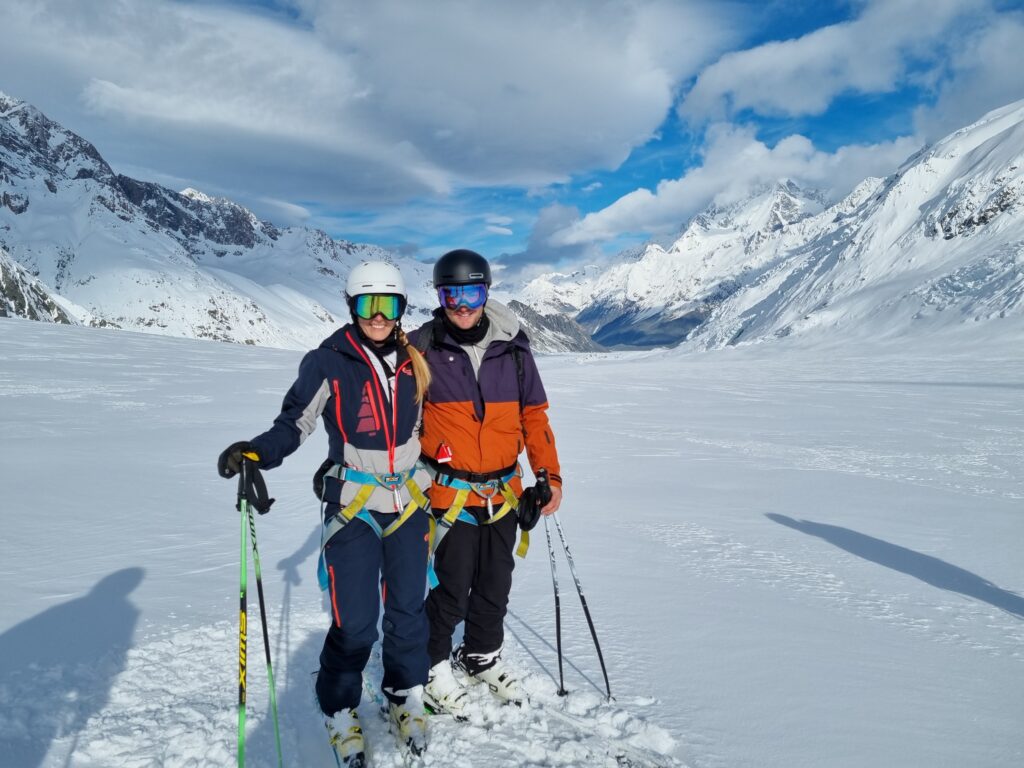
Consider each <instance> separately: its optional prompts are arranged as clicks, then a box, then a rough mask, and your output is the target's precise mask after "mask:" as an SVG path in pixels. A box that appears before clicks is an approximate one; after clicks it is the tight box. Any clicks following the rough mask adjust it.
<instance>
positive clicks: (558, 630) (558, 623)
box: [544, 515, 569, 696]
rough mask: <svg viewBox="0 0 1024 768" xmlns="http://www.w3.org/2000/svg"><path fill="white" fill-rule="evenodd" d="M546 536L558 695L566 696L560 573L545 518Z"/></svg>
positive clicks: (545, 517) (545, 518) (549, 529)
mask: <svg viewBox="0 0 1024 768" xmlns="http://www.w3.org/2000/svg"><path fill="white" fill-rule="evenodd" d="M544 535H545V536H546V537H547V540H548V557H549V558H550V560H551V585H552V586H553V587H554V590H555V644H556V647H557V650H558V695H559V696H565V695H566V694H567V693H569V692H568V691H567V690H565V676H564V674H563V673H562V604H561V600H560V599H559V597H558V573H557V571H556V570H555V548H554V546H553V545H552V544H551V528H550V527H549V526H548V518H547V516H546V515H545V516H544Z"/></svg>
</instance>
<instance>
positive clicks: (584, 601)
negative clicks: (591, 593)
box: [544, 513, 612, 701]
mask: <svg viewBox="0 0 1024 768" xmlns="http://www.w3.org/2000/svg"><path fill="white" fill-rule="evenodd" d="M551 517H553V518H555V527H556V528H558V537H559V538H560V539H561V540H562V548H563V549H565V559H566V560H568V561H569V570H570V571H572V578H573V581H575V582H576V592H577V593H578V594H579V596H580V603H581V604H582V605H583V614H584V615H585V616H586V617H587V624H588V625H589V626H590V636H591V637H593V638H594V647H595V648H596V649H597V660H598V661H600V662H601V674H602V675H604V687H605V690H606V691H607V692H608V701H611V700H612V687H611V684H610V683H609V682H608V670H607V669H606V668H605V666H604V655H603V654H602V653H601V643H599V642H598V640H597V630H596V629H594V620H593V619H592V618H591V617H590V609H589V608H588V607H587V598H585V597H584V596H583V586H582V585H581V584H580V577H579V576H578V575H577V573H576V565H575V564H574V563H573V561H572V553H571V552H570V551H569V544H568V542H566V540H565V532H564V531H562V523H561V522H560V521H559V519H558V515H557V514H556V513H552V515H551ZM544 522H545V523H547V518H544ZM552 557H554V555H552Z"/></svg>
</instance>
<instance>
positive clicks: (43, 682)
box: [0, 568, 145, 768]
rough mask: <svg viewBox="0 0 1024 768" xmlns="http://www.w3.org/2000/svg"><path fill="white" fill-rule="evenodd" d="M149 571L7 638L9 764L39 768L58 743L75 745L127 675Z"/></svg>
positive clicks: (2, 671)
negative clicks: (137, 602)
mask: <svg viewBox="0 0 1024 768" xmlns="http://www.w3.org/2000/svg"><path fill="white" fill-rule="evenodd" d="M144 576H145V571H144V570H143V569H142V568H125V569H124V570H120V571H116V572H114V573H112V574H110V575H109V576H107V577H105V578H103V579H101V580H100V581H99V582H97V583H96V585H95V586H94V587H93V588H92V589H91V590H90V591H89V593H88V594H87V595H85V596H84V597H79V598H75V599H74V600H70V601H68V602H66V603H63V604H61V605H57V606H54V607H52V608H48V609H47V610H45V611H43V612H42V613H40V614H39V615H37V616H34V617H33V618H31V619H28V620H26V621H23V622H22V623H21V624H18V625H17V626H15V627H12V628H11V629H9V630H8V631H7V632H4V633H3V634H2V635H0V691H3V697H2V699H0V705H2V706H3V708H4V710H5V711H4V715H5V716H4V718H2V719H0V743H3V752H4V754H3V762H4V764H5V765H17V766H23V767H24V768H35V767H36V766H39V765H41V764H42V761H43V759H44V758H45V757H46V754H47V752H48V751H49V749H50V746H51V745H52V743H53V741H54V740H55V739H59V738H67V737H73V738H74V739H75V740H76V741H77V738H78V733H79V732H80V731H81V730H82V728H83V727H84V726H85V724H86V723H87V722H88V720H89V718H90V717H92V716H93V715H94V714H96V713H97V712H100V711H101V710H102V709H103V708H104V707H105V706H106V704H107V701H108V699H109V698H110V689H111V687H112V686H113V683H114V680H115V678H116V677H117V676H118V675H119V674H120V673H121V672H122V671H123V670H124V668H125V664H126V661H127V656H128V651H129V650H130V649H131V647H132V638H133V636H134V634H135V625H136V623H137V622H138V618H139V610H138V609H137V608H136V607H135V606H134V605H133V604H132V602H131V601H130V600H129V599H128V596H129V595H130V594H131V593H132V592H134V591H135V589H136V588H137V587H138V586H139V584H140V583H141V582H142V579H143V577H144Z"/></svg>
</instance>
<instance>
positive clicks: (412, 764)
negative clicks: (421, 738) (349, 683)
mask: <svg viewBox="0 0 1024 768" xmlns="http://www.w3.org/2000/svg"><path fill="white" fill-rule="evenodd" d="M363 690H364V691H366V695H367V696H369V697H370V700H371V701H372V702H373V703H374V705H375V708H376V710H377V714H379V715H380V718H381V720H383V721H384V724H385V725H387V727H388V733H390V734H391V735H392V736H393V737H394V739H395V749H396V750H397V751H398V754H399V757H400V758H401V759H402V765H404V766H405V768H421V767H422V766H423V765H424V762H423V755H421V754H420V755H417V754H416V753H414V752H413V751H412V749H410V748H409V745H408V744H404V743H403V742H402V740H401V739H400V738H399V736H398V734H396V733H395V732H394V730H393V727H392V724H391V713H390V712H389V710H388V700H387V698H385V696H384V694H383V693H381V692H380V690H379V689H378V688H377V686H375V685H374V684H373V683H372V682H371V681H370V678H369V676H368V675H367V674H366V673H363Z"/></svg>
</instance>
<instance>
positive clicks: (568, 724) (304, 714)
mask: <svg viewBox="0 0 1024 768" xmlns="http://www.w3.org/2000/svg"><path fill="white" fill-rule="evenodd" d="M249 617H250V618H249V620H250V643H249V667H248V697H249V702H248V711H247V721H248V728H247V735H248V736H247V739H248V744H247V755H246V764H247V765H249V766H252V768H261V767H262V766H267V767H269V766H275V765H276V764H277V761H276V751H275V746H274V740H273V719H272V716H271V714H270V708H269V695H268V684H267V674H266V669H265V666H266V665H265V661H264V649H263V645H262V641H261V639H260V638H259V637H258V634H259V630H258V629H257V624H256V622H257V621H258V615H257V614H256V612H255V611H254V607H253V606H250V612H249ZM281 621H282V616H281V615H280V614H277V613H274V612H271V613H270V615H269V616H268V623H269V626H270V627H271V628H272V629H273V631H272V632H271V637H272V638H274V637H275V633H276V632H277V631H278V630H280V629H281V627H282V625H281ZM324 622H325V616H324V615H321V614H320V613H319V612H318V611H311V612H304V613H300V614H299V615H296V616H292V617H289V618H288V620H287V622H286V623H287V624H288V628H287V630H286V635H287V638H288V640H293V639H295V638H298V639H300V642H298V643H296V644H295V645H296V647H295V648H294V649H292V650H293V652H291V653H282V646H281V645H279V646H278V647H277V648H276V649H275V648H273V646H272V653H273V655H274V656H273V658H274V662H275V663H274V676H275V680H276V683H277V697H278V706H279V713H280V732H281V740H282V751H283V754H284V757H285V764H286V765H302V766H316V765H322V766H328V765H333V759H332V758H331V756H330V751H329V749H328V746H327V739H326V735H325V732H324V730H323V728H322V724H321V719H320V715H319V712H318V710H317V708H316V705H315V700H314V694H313V689H312V682H313V679H314V678H313V674H314V673H315V671H316V669H317V667H318V662H317V655H318V653H319V649H320V644H321V643H322V640H323V634H324ZM288 640H282V642H288ZM273 642H274V640H273V639H272V640H271V643H272V644H273ZM237 643H238V627H237V625H236V624H235V623H233V622H220V623H217V624H212V625H208V626H203V627H197V628H189V629H184V630H181V631H175V632H168V633H166V634H163V635H160V636H154V637H150V638H149V639H147V640H145V641H144V642H141V643H139V644H138V645H136V646H135V647H134V648H132V649H131V650H130V651H129V652H128V655H127V661H126V664H125V666H124V670H123V671H122V672H121V673H120V674H118V675H117V677H116V680H115V682H114V684H113V686H112V687H111V689H110V691H109V694H108V696H107V699H106V701H98V702H92V704H95V705H96V706H95V707H93V706H91V705H90V703H89V702H86V701H83V700H82V697H87V696H89V695H90V694H89V692H90V691H96V690H102V689H103V685H102V684H101V681H102V680H103V679H105V677H107V676H108V675H109V674H110V669H107V668H104V665H103V664H100V665H98V666H89V665H80V666H75V667H70V668H60V667H54V668H49V669H40V668H35V667H30V668H28V669H25V670H23V671H21V672H20V673H18V674H15V675H12V676H11V677H10V678H8V679H7V680H6V681H5V684H4V685H3V686H2V687H0V713H3V715H2V716H0V741H2V742H3V743H5V744H11V745H13V748H14V753H13V754H14V755H15V756H16V758H15V762H16V764H19V763H18V762H17V761H18V759H25V760H26V761H28V760H29V753H30V752H31V750H32V746H31V745H33V744H40V743H42V744H45V743H47V742H49V741H51V740H52V745H51V747H50V749H49V753H48V754H47V756H46V758H45V760H44V761H43V763H42V764H43V765H53V766H57V765H60V766H121V767H123V768H158V767H159V766H183V767H184V768H199V767H200V766H226V765H232V764H234V762H235V760H236V756H235V752H236V735H237V710H236V708H235V707H233V706H230V705H228V702H231V701H232V700H233V697H234V699H237V688H235V687H232V685H231V684H232V683H233V682H235V681H233V680H232V678H231V676H229V675H223V674H219V672H220V671H222V670H223V668H224V666H225V664H224V662H225V660H226V659H230V658H232V657H233V656H234V654H235V651H236V649H237ZM523 652H524V650H523V648H522V647H514V646H512V645H511V644H510V648H509V653H508V654H507V655H508V657H509V659H510V661H511V663H512V665H513V667H519V671H520V674H521V680H522V682H523V687H524V690H525V691H526V693H527V695H528V696H529V697H530V701H531V703H530V704H529V705H526V706H524V707H523V708H521V709H520V708H516V707H512V706H501V705H499V704H497V703H496V702H495V700H494V699H493V697H492V696H491V695H490V693H489V692H487V691H486V690H485V689H484V687H483V686H471V687H470V689H469V691H470V697H471V702H472V707H471V708H472V712H473V714H472V716H471V719H470V722H469V723H456V722H455V721H453V720H452V719H451V718H448V717H443V716H441V717H431V718H430V737H429V738H430V751H429V752H428V753H427V755H426V756H425V758H424V760H423V762H422V764H423V765H424V766H448V765H488V766H508V767H509V768H512V767H513V766H528V765H545V766H579V765H586V766H609V767H617V766H619V765H621V764H622V763H619V762H618V761H617V760H616V753H621V752H622V751H625V752H626V753H627V755H628V756H634V757H635V755H637V754H639V755H641V756H642V757H647V758H648V760H645V761H643V762H639V761H637V762H634V763H633V765H636V766H637V768H651V767H652V766H656V765H660V766H664V767H665V768H678V767H681V766H682V765H683V764H682V763H680V762H678V761H677V760H675V759H673V758H672V757H669V756H668V754H667V753H670V752H671V751H672V750H673V748H674V747H675V741H674V739H673V738H672V737H671V736H669V734H668V733H667V732H666V731H664V730H663V729H661V728H659V727H657V726H655V725H652V724H649V723H647V722H645V721H644V720H642V719H640V718H637V717H635V716H633V715H631V714H630V713H629V712H627V711H626V710H624V709H622V708H621V707H620V706H617V705H616V704H614V703H612V704H609V703H607V702H605V701H604V699H603V697H601V696H598V695H597V694H595V693H588V692H576V693H573V694H571V695H570V696H569V697H566V698H564V699H559V698H558V697H557V695H555V693H554V689H553V687H552V685H551V681H550V679H549V678H547V677H546V676H544V675H539V674H537V673H534V672H530V671H528V670H526V669H524V668H522V667H521V665H518V664H516V657H517V656H518V655H519V654H521V653H523ZM212 670H217V671H218V672H217V673H211V671H212ZM367 674H368V675H369V677H370V678H371V679H373V680H379V679H380V676H381V674H382V669H381V666H380V660H379V652H375V653H374V655H373V658H372V659H371V662H370V664H369V665H368V666H367ZM40 684H46V685H54V686H63V687H64V688H65V689H67V691H68V693H67V694H66V695H65V696H64V697H63V702H62V704H63V706H60V707H54V705H53V700H52V699H47V700H44V699H39V698H37V697H36V696H34V692H35V691H38V689H39V686H40ZM649 703H652V702H651V701H649V700H636V701H635V702H634V705H635V706H638V707H642V706H643V705H644V704H649ZM94 708H95V709H98V710H100V711H99V712H98V713H97V714H94V715H92V716H91V717H88V719H87V720H85V722H81V719H82V713H83V712H87V711H92V710H93V709H94ZM549 708H551V709H557V710H559V711H561V712H564V713H565V717H564V718H560V717H558V716H557V715H549V714H547V712H548V709H549ZM360 717H361V720H362V723H363V728H364V731H365V733H366V737H367V740H368V746H369V748H370V749H371V750H372V755H373V763H372V764H373V765H374V766H377V767H379V768H383V767H384V766H394V767H395V768H398V767H399V766H403V765H404V762H403V759H402V756H401V753H400V752H399V751H398V749H397V748H396V747H395V745H394V739H393V737H392V736H391V735H390V733H389V732H388V730H387V725H386V724H385V723H384V721H383V718H382V717H380V716H379V712H378V705H377V704H376V703H375V702H373V701H372V700H369V699H368V698H367V697H366V696H364V697H363V702H362V704H361V705H360ZM575 721H578V722H579V725H574V724H573V723H574V722H575ZM19 749H20V750H22V751H19Z"/></svg>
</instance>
